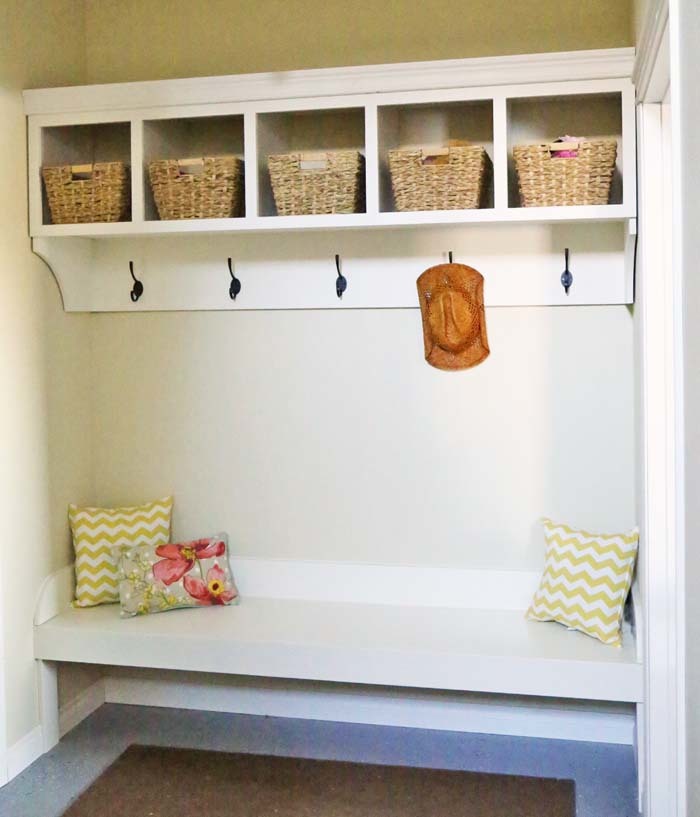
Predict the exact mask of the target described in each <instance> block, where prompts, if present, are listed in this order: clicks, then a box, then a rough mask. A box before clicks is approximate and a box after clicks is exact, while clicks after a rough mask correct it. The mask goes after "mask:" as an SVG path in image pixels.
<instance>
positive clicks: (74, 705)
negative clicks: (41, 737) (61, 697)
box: [58, 678, 105, 737]
mask: <svg viewBox="0 0 700 817" xmlns="http://www.w3.org/2000/svg"><path fill="white" fill-rule="evenodd" d="M103 703H105V679H104V678H100V680H99V681H95V683H94V684H91V685H90V686H89V687H88V688H87V689H84V690H83V691H82V692H81V693H80V695H78V696H77V698H75V700H73V701H71V702H70V703H69V704H67V705H66V706H63V707H61V708H60V710H59V713H58V729H59V734H60V736H61V737H63V736H64V735H66V734H68V732H70V731H71V729H74V728H75V727H76V726H77V725H78V724H79V723H80V722H81V721H84V720H85V718H87V717H88V716H90V715H92V713H93V712H95V711H96V710H97V709H99V708H100V707H101V706H102V704H103Z"/></svg>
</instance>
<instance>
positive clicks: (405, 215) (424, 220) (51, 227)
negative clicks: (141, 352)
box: [34, 204, 635, 238]
mask: <svg viewBox="0 0 700 817" xmlns="http://www.w3.org/2000/svg"><path fill="white" fill-rule="evenodd" d="M634 217H635V214H634V212H632V211H630V208H629V207H627V206H626V205H622V204H609V205H592V206H572V207H517V208H516V207H513V208H509V209H506V210H503V209H501V210H496V209H488V210H433V211H416V212H384V213H379V214H376V215H372V214H368V213H352V214H334V215H310V216H258V217H252V218H251V217H248V218H233V219H183V220H173V221H158V220H152V221H142V222H138V223H137V222H132V221H122V222H113V223H100V224H44V225H41V226H39V227H38V228H37V230H36V231H35V233H34V235H37V236H85V237H94V238H99V237H107V236H147V235H154V236H155V235H169V234H172V233H219V232H232V233H233V232H267V231H271V232H276V231H278V232H282V231H286V230H295V229H296V230H308V229H336V228H337V229H341V228H352V227H356V228H365V229H366V228H378V227H379V228H381V227H400V226H407V227H416V226H421V225H428V226H435V225H464V224H475V223H476V224H478V223H509V222H519V223H532V224H539V223H547V222H576V221H587V222H603V221H625V220H627V219H629V218H634Z"/></svg>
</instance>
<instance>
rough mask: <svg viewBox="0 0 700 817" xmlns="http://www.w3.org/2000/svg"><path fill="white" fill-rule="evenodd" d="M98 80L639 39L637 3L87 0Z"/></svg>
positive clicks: (91, 66) (90, 53)
mask: <svg viewBox="0 0 700 817" xmlns="http://www.w3.org/2000/svg"><path fill="white" fill-rule="evenodd" d="M86 12H87V15H86V30H87V63H88V76H89V79H90V82H122V81H126V80H140V79H165V78H169V77H187V76H207V75H213V74H235V73H244V72H255V71H285V70H290V69H294V68H319V67H329V66H337V65H360V64H363V65H369V64H372V63H384V62H409V61H414V60H440V59H452V58H458V57H481V56H487V55H495V54H524V53H536V52H541V51H578V50H581V49H587V48H612V47H616V46H626V45H632V44H633V42H634V35H633V30H632V0H585V2H581V0H537V2H534V0H518V1H517V2H514V0H472V1H471V2H469V0H431V2H429V3H417V2H415V0H384V2H376V0H342V1H341V0H299V2H293V3H290V2H289V0H239V2H231V0H202V1H201V2H199V3H192V2H190V0H86Z"/></svg>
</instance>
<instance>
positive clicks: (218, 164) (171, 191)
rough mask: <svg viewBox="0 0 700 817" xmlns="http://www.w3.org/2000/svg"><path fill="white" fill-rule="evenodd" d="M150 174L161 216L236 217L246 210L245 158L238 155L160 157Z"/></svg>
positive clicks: (162, 218)
mask: <svg viewBox="0 0 700 817" xmlns="http://www.w3.org/2000/svg"><path fill="white" fill-rule="evenodd" d="M148 176H149V179H150V181H151V190H152V191H153V198H154V200H155V203H156V208H157V209H158V216H159V217H160V219H161V220H168V219H187V218H236V217H237V216H240V215H241V213H242V211H243V162H242V161H241V160H240V159H238V158H237V157H236V156H203V157H197V158H194V159H159V160H157V161H153V162H149V164H148Z"/></svg>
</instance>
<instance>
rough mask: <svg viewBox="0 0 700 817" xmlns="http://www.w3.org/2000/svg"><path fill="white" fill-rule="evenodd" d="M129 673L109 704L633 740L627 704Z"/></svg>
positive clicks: (113, 679) (118, 677)
mask: <svg viewBox="0 0 700 817" xmlns="http://www.w3.org/2000/svg"><path fill="white" fill-rule="evenodd" d="M163 676H164V673H162V672H159V673H158V675H157V677H156V676H155V675H154V674H152V673H149V672H147V671H143V672H140V673H138V674H130V673H129V671H128V670H127V671H124V672H122V673H119V674H116V673H115V674H114V675H109V676H107V678H106V679H105V684H106V696H105V698H106V701H107V703H117V704H130V705H136V706H162V707H174V708H178V709H179V708H184V709H199V710H204V711H209V712H232V713H236V714H244V715H262V716H269V717H282V718H306V719H311V720H326V721H333V722H342V723H363V724H373V725H378V726H399V727H409V728H415V729H439V730H443V731H450V732H475V733H479V734H490V735H516V736H520V737H532V738H549V739H553V740H576V741H586V742H592V743H614V744H626V745H630V744H631V743H632V740H633V737H634V734H633V733H634V709H633V708H631V707H630V706H629V705H620V704H614V705H610V704H600V703H598V704H593V703H590V702H574V701H554V702H546V701H543V700H541V699H534V700H533V699H509V700H505V699H503V698H499V697H497V696H488V695H481V696H476V695H469V694H455V693H445V692H439V691H423V690H417V689H412V690H405V689H404V690H402V689H398V688H392V689H387V688H384V687H381V688H375V687H370V688H365V687H357V686H348V685H343V684H318V683H313V684H312V683H306V682H299V681H289V680H284V681H279V680H275V679H268V680H265V679H259V678H252V679H248V678H232V677H229V676H201V674H200V675H196V676H194V675H190V674H184V673H166V674H165V677H163Z"/></svg>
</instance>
